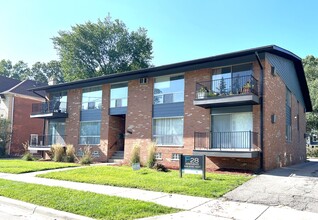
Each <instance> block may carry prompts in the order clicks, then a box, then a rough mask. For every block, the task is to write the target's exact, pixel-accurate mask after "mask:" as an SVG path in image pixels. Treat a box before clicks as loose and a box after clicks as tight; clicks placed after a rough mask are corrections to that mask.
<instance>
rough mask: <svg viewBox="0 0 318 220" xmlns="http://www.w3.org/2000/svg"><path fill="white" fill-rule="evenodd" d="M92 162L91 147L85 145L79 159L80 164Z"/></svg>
mask: <svg viewBox="0 0 318 220" xmlns="http://www.w3.org/2000/svg"><path fill="white" fill-rule="evenodd" d="M92 162H93V158H92V152H91V147H90V146H86V147H84V152H83V156H82V157H81V159H80V164H82V165H89V164H91V163H92Z"/></svg>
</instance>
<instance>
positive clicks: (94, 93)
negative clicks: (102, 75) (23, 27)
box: [82, 86, 102, 110]
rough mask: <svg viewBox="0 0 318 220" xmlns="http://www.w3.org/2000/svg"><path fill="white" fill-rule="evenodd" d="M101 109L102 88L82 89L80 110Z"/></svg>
mask: <svg viewBox="0 0 318 220" xmlns="http://www.w3.org/2000/svg"><path fill="white" fill-rule="evenodd" d="M101 108H102V88H101V87H100V86H97V87H90V88H84V89H83V93H82V110H88V109H101Z"/></svg>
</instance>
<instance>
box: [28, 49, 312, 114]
mask: <svg viewBox="0 0 318 220" xmlns="http://www.w3.org/2000/svg"><path fill="white" fill-rule="evenodd" d="M255 52H257V53H259V55H260V56H262V55H264V53H266V52H268V53H273V54H276V55H278V56H281V57H284V58H286V59H289V60H292V61H293V62H294V64H295V68H296V71H297V76H298V80H299V83H300V85H301V89H302V94H303V97H304V101H305V106H306V110H307V111H312V105H311V101H310V96H309V90H308V86H307V82H306V78H305V73H304V69H303V66H302V61H301V58H300V57H298V56H296V55H295V54H293V53H291V52H290V51H288V50H285V49H283V48H281V47H278V46H276V45H270V46H264V47H257V48H252V49H248V50H242V51H238V52H233V53H226V54H222V55H217V56H212V57H206V58H202V59H196V60H190V61H185V62H180V63H174V64H169V65H163V66H158V67H152V68H147V69H141V70H134V71H129V72H123V73H117V74H110V75H105V76H100V77H95V78H91V79H85V80H78V81H74V82H69V83H63V84H58V85H52V86H43V87H38V88H35V89H32V90H33V91H39V90H46V91H56V90H68V89H74V88H79V87H88V86H93V85H100V84H105V83H114V82H119V81H128V80H132V79H138V78H141V77H154V76H160V75H166V74H171V73H179V72H185V71H191V70H196V69H202V68H209V67H215V66H217V64H220V63H221V62H222V61H225V60H227V61H231V62H233V63H236V62H238V60H240V61H242V59H243V61H244V60H246V61H247V60H255ZM262 58H263V57H262Z"/></svg>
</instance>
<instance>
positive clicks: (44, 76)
mask: <svg viewBox="0 0 318 220" xmlns="http://www.w3.org/2000/svg"><path fill="white" fill-rule="evenodd" d="M0 75H2V76H5V77H9V78H12V79H18V80H25V79H31V80H35V81H38V82H43V83H48V80H49V79H50V78H51V77H53V78H55V79H56V80H57V82H58V83H62V82H64V77H63V74H62V71H61V64H60V62H59V61H56V60H52V61H50V62H48V63H44V62H43V63H41V62H36V63H35V64H33V65H32V67H31V68H30V67H29V66H28V64H27V63H25V62H23V61H19V62H17V63H16V64H14V65H13V64H12V62H11V61H10V60H1V61H0Z"/></svg>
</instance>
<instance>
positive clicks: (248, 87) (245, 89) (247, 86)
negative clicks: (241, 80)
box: [242, 81, 252, 93]
mask: <svg viewBox="0 0 318 220" xmlns="http://www.w3.org/2000/svg"><path fill="white" fill-rule="evenodd" d="M251 88H252V85H251V83H250V81H247V82H246V84H245V85H244V86H243V91H242V92H243V93H250V92H251Z"/></svg>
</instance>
